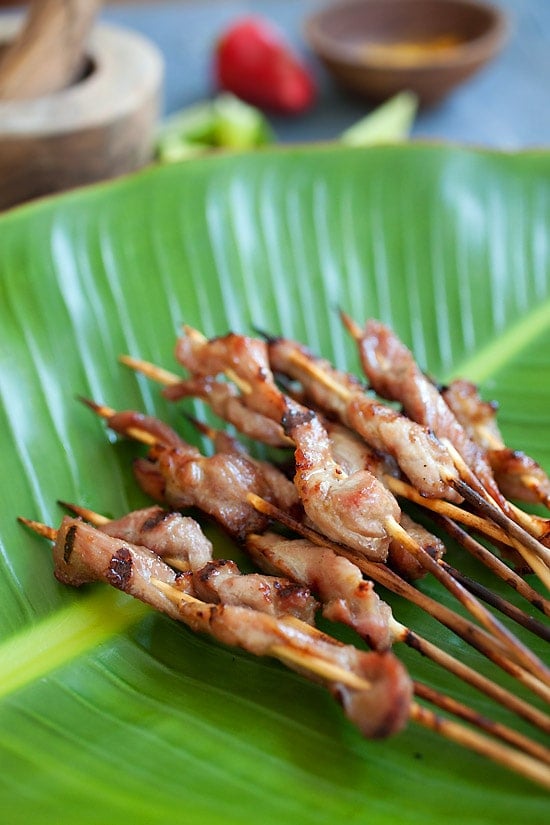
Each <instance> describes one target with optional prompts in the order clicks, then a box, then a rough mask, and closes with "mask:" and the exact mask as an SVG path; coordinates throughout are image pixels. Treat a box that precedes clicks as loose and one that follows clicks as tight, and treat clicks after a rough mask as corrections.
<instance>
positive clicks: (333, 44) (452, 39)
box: [305, 0, 507, 106]
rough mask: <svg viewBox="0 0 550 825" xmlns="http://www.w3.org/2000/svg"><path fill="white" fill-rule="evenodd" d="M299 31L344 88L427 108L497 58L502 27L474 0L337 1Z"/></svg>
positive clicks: (493, 12)
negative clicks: (407, 97) (408, 94)
mask: <svg viewBox="0 0 550 825" xmlns="http://www.w3.org/2000/svg"><path fill="white" fill-rule="evenodd" d="M305 33H306V37H307V40H308V42H309V44H310V47H311V48H312V50H313V51H314V52H315V53H316V54H317V56H318V57H319V58H320V60H321V61H322V62H323V63H324V65H325V66H326V67H327V69H328V70H329V71H330V72H331V74H332V75H333V76H334V78H335V79H336V80H337V81H338V82H339V83H340V84H342V85H343V86H345V87H347V88H348V89H351V90H353V91H354V92H357V93H359V94H361V95H364V96H366V97H368V98H370V99H372V100H373V101H382V100H385V99H386V98H388V97H391V96H392V95H394V94H397V93H398V92H400V91H403V90H405V89H407V90H410V91H412V92H414V93H415V94H416V95H417V96H418V99H419V102H420V104H421V105H424V106H430V105H433V104H434V103H437V102H438V101H440V100H441V99H442V98H443V97H445V95H447V94H448V93H449V92H450V91H451V90H452V89H454V88H455V87H456V86H458V85H459V84H460V83H462V82H464V81H465V80H466V79H467V78H469V77H471V76H472V75H473V74H474V73H475V72H477V71H478V70H479V69H481V68H482V66H484V65H485V64H487V63H488V62H489V61H490V60H491V59H492V58H493V57H494V56H495V55H496V54H497V53H498V52H499V50H500V49H501V48H502V46H503V44H504V42H505V40H506V36H507V23H506V19H505V16H504V14H503V13H502V11H500V10H499V9H497V8H495V7H493V6H491V5H489V4H486V3H484V2H477V0H349V2H347V1H346V0H343V2H339V3H336V4H333V5H332V6H329V7H328V8H325V9H324V10H321V11H319V12H317V13H316V14H314V15H313V16H311V17H310V18H309V19H308V20H307V21H306V31H305Z"/></svg>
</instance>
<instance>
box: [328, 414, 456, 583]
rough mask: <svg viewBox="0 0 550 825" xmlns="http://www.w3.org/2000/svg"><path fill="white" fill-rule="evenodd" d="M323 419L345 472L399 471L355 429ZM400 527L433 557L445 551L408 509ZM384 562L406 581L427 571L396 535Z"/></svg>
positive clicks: (379, 473)
mask: <svg viewBox="0 0 550 825" xmlns="http://www.w3.org/2000/svg"><path fill="white" fill-rule="evenodd" d="M323 423H324V425H325V427H326V430H327V432H328V434H329V437H330V443H331V449H332V454H333V456H334V459H335V460H336V461H337V462H338V463H339V464H341V465H342V467H343V468H344V470H345V471H346V472H347V473H353V472H357V471H358V470H360V469H362V468H365V469H368V470H370V472H372V473H373V474H374V475H375V476H377V477H378V478H380V479H381V480H382V481H383V480H384V477H385V476H387V475H389V476H398V475H399V473H398V471H397V466H396V465H395V463H394V462H393V459H392V458H391V457H390V456H385V455H382V454H380V453H378V452H377V451H375V450H372V449H371V448H370V447H368V446H367V444H366V443H365V442H364V441H363V440H362V439H361V438H360V437H359V436H358V435H357V434H356V433H354V432H353V431H352V430H350V429H348V428H347V427H344V426H343V425H342V424H335V423H333V422H330V421H324V422H323ZM401 527H403V529H404V530H406V531H407V533H408V534H409V536H411V538H413V539H414V540H415V541H416V542H417V543H418V544H419V545H420V546H421V547H423V548H424V550H426V551H427V552H428V553H429V554H430V556H432V558H435V559H440V558H441V557H442V556H443V554H444V553H445V545H444V544H443V542H442V541H441V539H439V538H438V537H437V536H434V535H433V534H432V533H430V532H429V531H428V530H426V528H425V527H423V526H422V525H420V524H418V523H417V522H416V521H414V520H413V519H412V518H411V517H410V516H408V515H407V513H403V512H402V513H401ZM387 564H388V566H389V567H391V568H392V570H395V571H396V572H397V573H399V575H400V576H403V578H405V579H407V580H408V581H414V580H415V579H420V578H423V577H424V576H425V575H426V570H425V568H424V567H422V565H421V564H420V563H419V562H418V561H417V560H416V559H415V557H414V556H413V555H412V554H411V553H410V552H409V551H408V550H407V549H406V548H405V547H403V545H402V544H401V542H400V541H399V539H397V538H392V539H391V541H390V546H389V549H388V558H387Z"/></svg>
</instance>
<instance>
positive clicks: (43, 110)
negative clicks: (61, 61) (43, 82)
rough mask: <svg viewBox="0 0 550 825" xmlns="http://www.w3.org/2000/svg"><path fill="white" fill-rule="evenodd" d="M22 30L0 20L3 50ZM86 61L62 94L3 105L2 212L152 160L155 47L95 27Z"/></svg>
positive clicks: (157, 82) (157, 92)
mask: <svg viewBox="0 0 550 825" xmlns="http://www.w3.org/2000/svg"><path fill="white" fill-rule="evenodd" d="M21 26H22V22H21V20H20V19H14V18H13V17H12V16H11V15H10V16H8V17H5V18H4V19H1V18H0V50H2V48H3V49H7V48H8V47H9V46H10V44H11V43H13V42H14V41H15V39H16V37H17V35H18V32H20V30H21ZM84 62H85V69H84V72H83V76H82V77H81V78H80V79H79V80H77V81H76V82H73V83H72V85H69V86H67V87H66V88H62V89H60V90H58V91H54V92H51V93H47V94H41V95H40V96H39V97H34V98H32V99H24V100H0V209H5V208H7V207H9V206H12V205H13V204H16V203H20V202H22V201H25V200H29V199H30V198H35V197H37V196H40V195H45V194H48V193H51V192H58V191H61V190H65V189H70V188H73V187H75V186H80V185H82V184H86V183H92V182H94V181H98V180H104V179H108V178H112V177H115V176H118V175H121V174H125V173H127V172H131V171H134V170H136V169H138V168H140V167H141V166H143V165H144V164H146V163H147V162H148V161H149V160H150V159H151V155H152V148H153V141H154V134H155V129H156V124H157V121H158V117H159V109H160V96H161V87H162V80H163V60H162V57H161V55H160V53H159V51H158V50H157V48H156V47H155V46H153V44H151V43H150V42H149V41H148V40H146V39H145V38H143V37H142V36H141V35H138V34H136V33H134V32H130V31H127V30H125V29H121V28H118V27H114V26H103V25H101V26H95V27H94V28H93V30H92V32H91V35H90V38H89V42H88V46H87V49H86V53H85V61H84ZM0 65H1V62H0Z"/></svg>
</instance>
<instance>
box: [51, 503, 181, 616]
mask: <svg viewBox="0 0 550 825" xmlns="http://www.w3.org/2000/svg"><path fill="white" fill-rule="evenodd" d="M53 557H54V563H55V570H54V572H55V577H56V578H57V579H58V580H59V581H60V582H63V584H71V585H73V586H74V587H80V585H82V584H87V583H88V582H94V581H102V582H105V583H106V584H110V585H111V586H112V587H116V588H117V589H118V590H123V591H124V592H125V593H129V594H130V595H131V596H135V598H136V599H139V600H140V601H142V602H145V603H146V604H150V605H151V606H152V607H154V608H155V609H156V610H161V611H162V612H163V613H167V614H168V615H169V616H171V617H172V618H179V614H178V611H177V608H175V607H174V605H173V603H172V602H171V601H170V600H169V599H167V598H166V596H165V595H164V594H163V593H161V592H160V590H158V588H156V587H154V586H153V585H152V584H151V580H152V579H160V580H161V581H163V582H166V583H167V584H170V585H176V584H177V585H178V586H179V587H182V585H183V584H185V589H187V590H189V589H190V584H189V581H186V579H185V577H182V576H181V575H180V574H177V573H175V572H174V571H173V570H172V568H171V567H169V566H168V565H167V564H165V563H164V562H163V561H162V559H161V558H160V557H159V556H158V555H157V554H156V553H154V552H153V551H152V550H149V548H147V547H142V546H139V545H136V544H132V543H131V542H127V541H124V540H122V539H119V538H114V537H112V536H109V535H107V534H106V533H103V532H101V531H100V530H97V529H96V528H95V527H91V526H90V525H89V524H86V523H85V522H83V521H81V520H80V519H75V518H69V517H68V516H66V517H65V518H64V519H63V521H62V523H61V526H60V528H59V530H58V532H57V539H56V542H55V545H54V549H53Z"/></svg>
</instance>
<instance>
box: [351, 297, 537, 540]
mask: <svg viewBox="0 0 550 825" xmlns="http://www.w3.org/2000/svg"><path fill="white" fill-rule="evenodd" d="M341 315H342V320H343V321H344V324H345V326H346V328H347V329H348V331H349V332H350V333H351V335H352V336H353V338H354V339H355V341H356V343H357V345H358V348H359V355H360V358H361V363H362V366H363V369H364V371H365V374H366V375H367V378H368V379H369V382H370V383H371V386H372V387H373V389H374V390H375V391H376V392H378V393H379V394H380V395H382V396H383V397H384V398H389V399H391V400H393V401H399V402H400V403H401V404H402V405H403V407H404V409H405V411H406V413H407V414H408V415H409V416H410V418H412V419H413V420H414V421H418V422H419V423H421V424H424V425H425V426H427V427H429V428H430V429H431V430H432V432H433V433H434V434H435V435H436V436H437V437H438V438H439V439H440V440H441V441H443V442H444V443H445V444H446V445H447V446H448V445H449V444H451V445H452V446H453V447H454V449H455V450H456V452H457V453H458V454H459V455H460V456H461V458H462V460H463V461H464V462H465V464H466V465H467V466H468V467H469V468H470V470H471V472H472V473H473V476H474V477H475V478H476V479H478V480H479V483H480V484H481V486H482V489H483V491H484V493H485V496H486V497H490V500H492V501H493V502H496V503H497V504H498V505H499V507H500V508H501V509H502V511H503V512H504V513H506V514H507V515H508V517H509V518H510V519H512V520H517V519H518V515H519V517H520V519H521V524H522V526H523V527H524V528H525V529H526V530H528V531H529V532H530V533H531V534H532V535H534V536H536V537H539V538H540V537H541V536H542V535H543V534H544V532H545V531H546V528H545V527H541V525H540V524H539V523H538V521H537V519H531V518H530V517H529V516H528V514H526V513H521V511H520V513H519V514H518V512H517V510H516V508H513V507H512V506H511V505H510V504H509V502H508V501H507V500H506V498H505V497H504V495H503V494H502V493H501V491H500V489H499V487H498V485H497V483H496V481H495V478H494V476H493V473H492V470H491V467H490V465H489V462H488V461H487V458H486V456H485V452H484V450H483V449H482V447H480V446H479V444H477V443H476V442H474V441H473V440H472V439H471V438H470V437H469V435H468V433H467V432H466V431H465V429H464V428H463V427H462V425H461V424H460V422H459V421H458V420H457V418H456V417H455V415H454V413H453V412H452V410H451V408H450V407H449V406H448V405H447V404H446V402H445V400H444V398H443V396H442V395H441V393H440V392H439V390H438V389H437V387H436V386H435V385H434V384H433V383H432V382H431V381H430V380H429V379H428V378H426V376H425V375H424V373H423V372H422V371H421V370H420V368H419V367H418V365H417V364H416V361H415V360H414V357H413V355H412V353H411V352H410V350H408V349H407V347H405V345H404V344H403V343H402V342H401V341H400V340H399V339H398V338H397V336H396V335H395V334H394V333H393V332H392V331H391V330H389V329H388V327H386V326H385V325H384V324H382V323H380V322H379V321H374V320H372V319H371V320H369V321H367V323H366V325H365V327H364V329H363V330H361V328H360V327H359V326H358V325H357V324H355V323H354V322H353V321H352V320H351V318H349V317H348V316H346V315H345V314H344V313H341ZM455 463H456V462H455ZM480 492H481V491H480Z"/></svg>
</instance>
